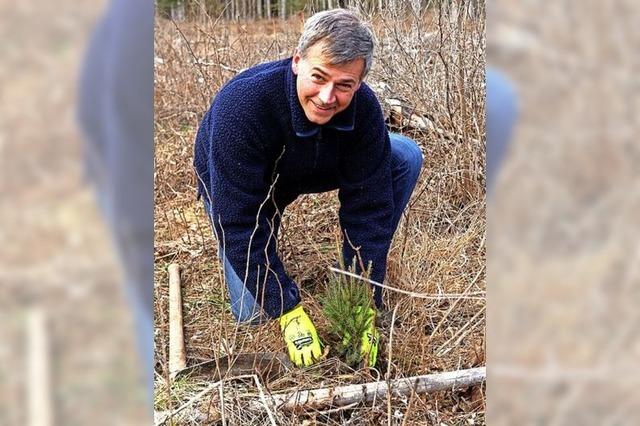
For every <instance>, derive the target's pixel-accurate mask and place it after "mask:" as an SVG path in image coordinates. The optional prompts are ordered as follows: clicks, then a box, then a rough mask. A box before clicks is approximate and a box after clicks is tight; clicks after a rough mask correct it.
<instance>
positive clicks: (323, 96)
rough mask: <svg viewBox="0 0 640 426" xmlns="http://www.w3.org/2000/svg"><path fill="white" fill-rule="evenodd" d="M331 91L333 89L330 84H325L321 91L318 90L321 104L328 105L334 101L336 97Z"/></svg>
mask: <svg viewBox="0 0 640 426" xmlns="http://www.w3.org/2000/svg"><path fill="white" fill-rule="evenodd" d="M333 89H334V87H333V84H332V83H329V84H326V85H324V87H322V89H320V93H319V95H318V97H319V98H320V101H322V103H323V104H327V105H330V104H332V103H334V102H335V101H336V95H335V93H334V90H333Z"/></svg>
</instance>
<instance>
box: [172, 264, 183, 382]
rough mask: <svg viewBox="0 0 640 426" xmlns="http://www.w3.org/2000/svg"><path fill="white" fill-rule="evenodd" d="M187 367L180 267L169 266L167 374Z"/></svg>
mask: <svg viewBox="0 0 640 426" xmlns="http://www.w3.org/2000/svg"><path fill="white" fill-rule="evenodd" d="M186 366H187V354H186V351H185V347H184V330H183V328H182V295H181V293H180V266H179V265H178V264H176V263H172V264H170V265H169V373H170V374H172V375H173V374H174V373H176V372H177V371H180V370H182V369H183V368H185V367H186Z"/></svg>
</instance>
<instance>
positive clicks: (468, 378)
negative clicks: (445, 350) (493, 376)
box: [271, 367, 487, 411]
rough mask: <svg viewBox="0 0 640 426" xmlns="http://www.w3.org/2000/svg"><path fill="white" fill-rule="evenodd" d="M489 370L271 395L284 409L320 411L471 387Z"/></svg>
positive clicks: (459, 371) (450, 372)
mask: <svg viewBox="0 0 640 426" xmlns="http://www.w3.org/2000/svg"><path fill="white" fill-rule="evenodd" d="M486 374H487V371H486V367H478V368H471V369H468V370H458V371H449V372H445V373H437V374H428V375H425V376H415V377H407V378H403V379H396V380H391V381H389V382H385V381H382V382H371V383H364V384H358V385H348V386H339V387H335V388H321V389H313V390H303V391H296V392H292V393H286V394H275V395H271V401H272V403H273V404H274V405H275V406H276V407H277V408H280V409H281V410H285V411H297V410H300V409H303V408H304V409H320V408H324V407H327V406H334V407H341V406H345V405H350V404H357V403H361V402H371V401H373V400H374V398H377V399H380V400H383V401H384V398H386V396H387V394H391V396H393V397H398V396H408V395H411V393H412V392H415V393H427V392H437V391H442V390H448V389H452V388H454V387H468V386H473V385H477V384H480V383H482V382H484V380H485V379H486Z"/></svg>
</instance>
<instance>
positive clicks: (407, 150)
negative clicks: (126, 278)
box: [203, 133, 424, 325]
mask: <svg viewBox="0 0 640 426" xmlns="http://www.w3.org/2000/svg"><path fill="white" fill-rule="evenodd" d="M389 138H390V139H391V175H392V178H393V201H394V206H395V210H394V213H393V220H392V222H391V226H392V228H393V232H394V233H395V231H396V229H397V227H398V223H400V218H401V217H402V213H403V212H404V209H405V208H406V206H407V203H408V202H409V198H410V197H411V193H412V192H413V188H415V186H416V182H417V181H418V176H419V175H420V169H421V168H422V160H423V158H424V157H423V155H422V152H421V151H420V148H418V145H417V144H416V143H415V142H414V141H413V140H411V139H409V138H408V137H406V136H403V135H399V134H397V133H389ZM203 199H204V198H203ZM204 203H205V208H206V209H207V212H210V211H211V208H210V206H209V205H208V202H207V200H206V199H205V200H204ZM220 253H221V257H223V258H224V260H223V263H224V277H225V282H226V283H227V289H228V292H229V299H230V302H231V312H233V315H234V316H235V317H236V319H237V320H238V322H239V323H250V324H252V325H256V324H260V323H263V322H266V321H267V320H268V317H267V315H266V314H265V313H264V312H262V309H261V308H260V305H259V304H258V303H256V300H255V298H254V297H253V295H252V294H251V292H250V291H248V290H247V289H246V287H245V286H244V283H243V282H242V280H241V279H240V277H238V274H236V272H235V271H234V269H233V267H232V266H231V264H230V263H229V261H228V260H227V259H226V257H224V255H223V254H222V250H220Z"/></svg>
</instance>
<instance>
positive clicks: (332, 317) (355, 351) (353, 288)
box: [320, 259, 372, 366]
mask: <svg viewBox="0 0 640 426" xmlns="http://www.w3.org/2000/svg"><path fill="white" fill-rule="evenodd" d="M341 266H342V269H344V266H343V265H341ZM355 270H356V268H355V259H354V262H353V264H352V265H351V267H350V268H349V271H350V272H354V271H355ZM370 273H371V264H369V267H368V268H367V270H366V272H365V273H364V274H363V276H364V277H365V278H369V276H370ZM320 300H321V303H322V307H323V311H324V315H325V318H326V319H327V320H328V321H329V331H330V332H331V333H333V334H335V335H336V336H337V337H338V338H339V339H340V343H339V345H338V350H339V352H340V355H341V356H344V357H345V359H346V363H347V364H349V365H350V366H357V365H358V364H359V363H360V362H361V361H362V354H361V353H360V346H361V337H362V335H363V334H364V333H365V331H366V330H367V328H368V327H369V325H370V323H371V321H372V318H371V317H370V316H369V315H368V312H369V309H370V308H371V307H372V291H371V287H370V285H369V284H368V283H366V282H365V281H363V280H360V279H358V278H355V277H350V276H346V275H343V274H335V275H333V276H332V278H330V280H329V282H328V283H327V286H326V289H325V292H324V295H323V296H322V297H321V299H320Z"/></svg>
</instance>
